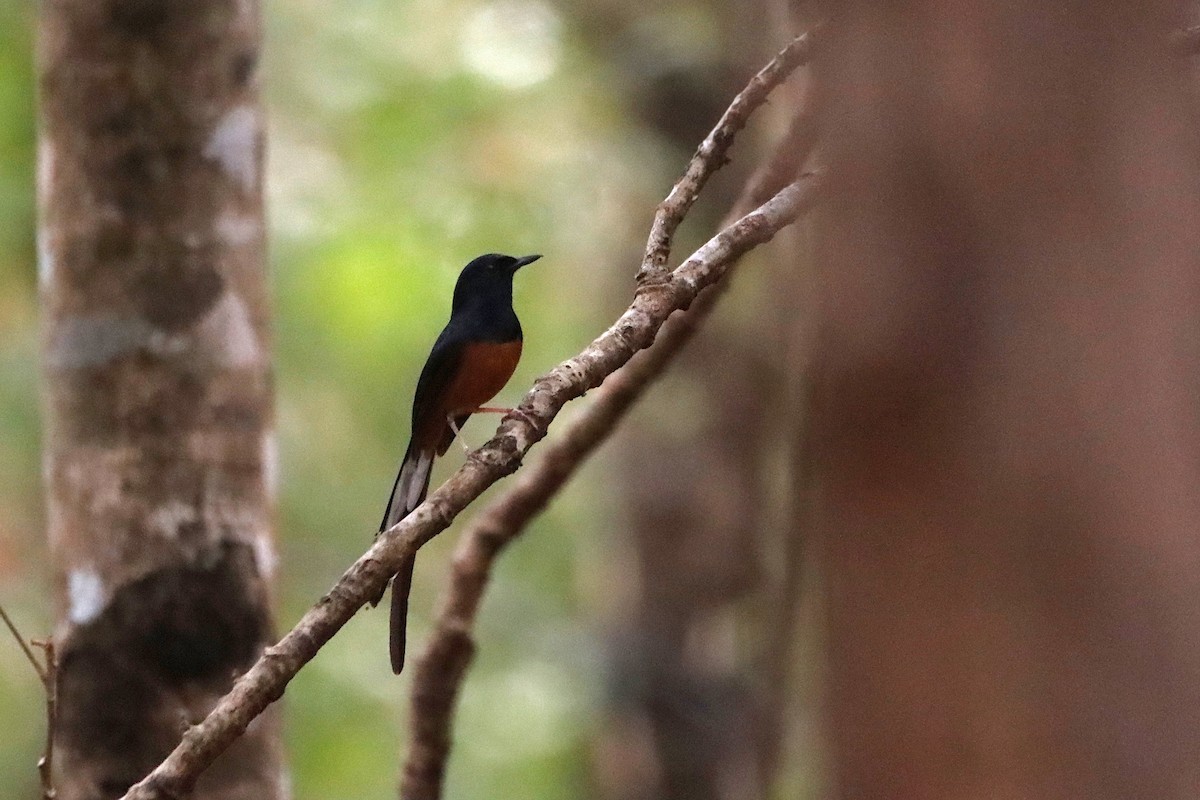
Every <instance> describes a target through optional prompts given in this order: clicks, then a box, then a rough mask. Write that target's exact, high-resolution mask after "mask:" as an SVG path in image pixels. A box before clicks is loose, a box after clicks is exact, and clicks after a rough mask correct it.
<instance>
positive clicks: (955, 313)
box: [816, 0, 1200, 800]
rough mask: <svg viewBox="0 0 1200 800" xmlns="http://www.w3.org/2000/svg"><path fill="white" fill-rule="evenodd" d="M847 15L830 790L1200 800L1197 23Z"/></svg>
mask: <svg viewBox="0 0 1200 800" xmlns="http://www.w3.org/2000/svg"><path fill="white" fill-rule="evenodd" d="M829 5H830V6H831V7H832V8H831V11H832V12H833V18H834V19H835V20H836V25H835V26H830V28H829V29H828V32H829V33H830V35H831V38H830V40H829V41H828V42H827V46H826V47H825V48H823V49H822V51H821V54H822V55H821V57H820V58H821V63H820V65H819V70H818V75H819V76H823V77H824V78H825V79H827V80H828V81H829V82H830V83H829V97H830V99H831V102H832V103H833V104H834V109H833V113H832V114H831V116H830V118H829V120H828V124H829V126H830V128H831V135H830V136H829V137H828V139H827V141H828V142H829V144H830V150H829V154H830V159H829V166H830V170H829V174H830V176H831V183H830V194H829V195H827V197H826V199H825V203H824V204H823V205H822V206H821V209H820V210H819V214H818V216H817V218H816V229H817V231H818V252H817V260H816V264H817V265H818V268H819V269H820V270H821V277H822V292H823V293H824V296H825V302H824V311H825V327H824V330H823V332H822V334H821V337H820V347H819V350H820V358H821V362H822V365H823V367H822V375H823V377H822V384H823V385H822V388H821V390H820V393H819V414H818V419H819V423H820V424H819V431H818V436H819V441H820V443H821V444H820V448H821V454H822V458H821V463H822V465H823V468H824V481H825V486H824V493H823V499H822V509H821V511H822V520H823V528H824V532H825V536H824V546H823V554H824V568H825V571H826V576H827V581H826V590H827V591H826V596H827V603H828V608H829V612H828V617H829V622H828V625H829V628H828V636H829V641H830V651H831V656H830V666H829V674H830V677H831V679H832V685H831V697H830V704H829V709H830V714H831V719H830V722H831V730H832V733H833V738H834V745H835V747H836V755H835V758H836V763H837V767H838V768H837V779H838V781H839V787H840V788H839V793H838V796H840V797H845V798H888V800H896V799H897V798H929V799H930V800H934V799H936V798H954V799H956V800H957V799H959V798H983V797H986V798H994V799H995V800H1003V799H1005V798H1013V800H1017V799H1018V798H1020V799H1022V800H1024V799H1025V798H1041V799H1042V800H1049V799H1050V798H1063V799H1064V800H1066V799H1067V798H1084V797H1086V798H1091V799H1092V800H1099V799H1103V798H1113V799H1114V800H1116V799H1117V798H1121V799H1122V800H1124V799H1125V798H1151V797H1152V798H1156V800H1172V799H1175V800H1185V799H1187V800H1191V799H1192V798H1196V797H1200V536H1198V535H1197V533H1198V531H1200V412H1198V411H1197V408H1198V405H1197V403H1198V398H1200V313H1198V309H1200V225H1198V224H1197V220H1200V139H1198V137H1197V126H1196V116H1195V107H1194V102H1193V96H1192V88H1193V87H1191V86H1190V85H1189V84H1190V83H1191V82H1192V81H1193V80H1194V79H1193V78H1192V77H1191V75H1190V73H1189V69H1190V67H1191V64H1189V63H1187V62H1186V61H1184V60H1183V59H1182V58H1181V57H1180V56H1178V55H1177V54H1176V53H1175V52H1174V50H1173V48H1172V47H1171V46H1170V45H1171V34H1172V30H1173V29H1174V28H1175V27H1176V26H1178V25H1180V24H1181V23H1182V21H1183V19H1184V17H1183V14H1182V13H1181V12H1182V10H1183V9H1182V8H1181V7H1177V6H1176V5H1175V4H1173V3H1170V2H1163V1H1159V2H1067V3H1044V2H1041V0H980V2H974V3H939V2H927V1H926V0H909V1H908V2H894V3H877V2H866V1H865V0H863V1H862V2H857V1H850V0H847V2H832V3H830V4H829Z"/></svg>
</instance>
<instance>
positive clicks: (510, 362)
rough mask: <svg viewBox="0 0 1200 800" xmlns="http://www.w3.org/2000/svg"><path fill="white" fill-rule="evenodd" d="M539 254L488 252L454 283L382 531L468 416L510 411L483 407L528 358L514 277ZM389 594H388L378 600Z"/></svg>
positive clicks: (400, 603) (401, 620) (394, 619)
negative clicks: (516, 306) (515, 301)
mask: <svg viewBox="0 0 1200 800" xmlns="http://www.w3.org/2000/svg"><path fill="white" fill-rule="evenodd" d="M539 258H541V256H540V255H534V256H524V257H522V258H513V257H512V256H506V255H500V254H499V253H488V254H487V255H482V256H480V257H479V258H476V259H475V260H473V261H472V262H471V263H470V264H467V266H465V267H463V271H462V273H461V274H460V275H459V276H458V283H457V284H455V286H454V301H453V303H452V304H451V309H450V321H449V322H448V323H446V327H445V328H444V329H443V330H442V333H441V335H439V336H438V338H437V341H436V342H434V343H433V349H432V350H431V351H430V352H429V358H428V360H426V362H425V367H424V369H422V370H421V377H420V379H418V380H417V391H416V393H415V394H414V395H413V407H412V437H411V439H410V440H409V443H408V450H406V451H405V453H404V460H403V461H401V462H400V472H399V474H397V475H396V483H395V485H393V486H392V496H391V497H390V498H388V504H387V510H386V511H384V513H383V522H382V523H380V525H379V530H380V532H381V533H382V532H383V531H385V530H387V529H388V528H390V527H392V526H393V525H395V524H396V523H397V522H399V521H400V520H402V519H404V518H405V517H406V516H408V515H409V514H410V513H411V512H412V511H413V509H415V508H416V507H417V506H419V505H420V504H421V503H422V502H423V501H424V500H425V494H426V492H428V491H429V473H430V471H431V468H432V466H433V459H434V458H435V457H437V456H440V455H443V454H444V453H445V452H446V449H447V448H449V447H450V443H451V442H453V441H454V437H455V435H456V434H457V432H458V431H459V430H461V429H462V426H463V423H465V422H466V421H467V418H468V417H470V416H471V414H472V413H473V412H476V411H484V410H487V411H496V410H504V409H484V408H483V407H482V406H483V404H484V403H486V402H488V401H489V400H491V399H492V398H493V397H495V396H496V393H497V392H499V391H500V390H501V389H503V388H504V384H506V383H508V379H509V378H511V377H512V374H513V371H514V370H516V368H517V362H518V361H519V360H520V358H521V342H522V338H521V323H520V322H519V321H518V320H517V314H516V312H515V311H513V305H512V289H513V275H515V274H516V272H517V270H519V269H520V268H521V267H523V266H525V265H526V264H532V263H533V262H534V261H537V260H538V259H539ZM414 560H415V559H414V558H413V557H410V558H408V559H407V560H406V561H405V562H404V563H403V564H402V565H401V566H400V570H399V572H397V573H396V576H395V579H394V580H393V581H392V610H391V627H390V633H389V639H388V653H389V655H390V657H391V661H392V671H393V672H395V673H396V674H397V675H399V674H400V671H401V670H402V669H403V668H404V645H405V627H406V624H407V617H408V593H409V590H410V589H411V588H412V574H413V564H414ZM382 598H383V594H382V593H381V594H380V595H379V597H377V598H375V600H374V602H375V603H378V602H379V600H380V599H382Z"/></svg>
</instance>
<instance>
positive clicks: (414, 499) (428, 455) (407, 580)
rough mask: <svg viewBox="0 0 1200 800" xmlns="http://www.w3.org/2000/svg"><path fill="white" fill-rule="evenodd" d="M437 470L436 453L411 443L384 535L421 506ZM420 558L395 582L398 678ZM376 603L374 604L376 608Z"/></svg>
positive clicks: (391, 643)
mask: <svg viewBox="0 0 1200 800" xmlns="http://www.w3.org/2000/svg"><path fill="white" fill-rule="evenodd" d="M432 467H433V451H432V450H414V449H413V446H412V445H411V444H410V445H409V446H408V452H406V453H405V454H404V460H403V461H401V462H400V471H399V473H397V475H396V483H395V484H394V485H393V486H392V495H391V497H389V498H388V504H387V510H385V511H384V512H383V522H381V523H380V524H379V531H380V533H382V532H383V531H386V530H387V529H388V528H390V527H392V526H393V525H395V524H396V523H397V522H399V521H400V520H402V519H404V518H405V517H407V516H408V515H409V514H411V513H412V511H413V509H415V508H416V507H417V506H419V505H421V503H422V502H423V501H424V500H425V495H426V493H427V492H428V491H429V475H430V472H431V471H432ZM415 564H416V557H415V556H410V557H409V558H407V559H405V560H404V563H403V564H401V565H400V569H399V571H398V572H397V573H396V577H395V579H393V581H392V609H391V619H390V626H389V633H388V655H389V656H390V657H391V661H392V672H394V673H396V674H397V675H399V674H400V671H401V670H403V669H404V646H405V630H406V628H407V626H408V593H409V590H411V589H412V575H413V566H414V565H415ZM382 598H383V595H382V594H380V595H379V597H377V598H375V601H374V603H378V602H379V601H380V600H381V599H382ZM374 603H373V604H372V605H374Z"/></svg>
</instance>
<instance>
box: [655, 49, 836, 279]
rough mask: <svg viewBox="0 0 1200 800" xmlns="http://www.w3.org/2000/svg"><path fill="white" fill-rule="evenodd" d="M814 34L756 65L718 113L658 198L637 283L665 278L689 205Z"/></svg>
mask: <svg viewBox="0 0 1200 800" xmlns="http://www.w3.org/2000/svg"><path fill="white" fill-rule="evenodd" d="M812 37H813V34H812V33H805V34H803V35H802V36H798V37H796V38H795V39H793V40H792V42H791V43H790V44H789V45H788V46H787V47H785V48H783V50H781V51H780V52H779V54H778V55H777V56H775V58H773V59H771V61H770V62H769V63H768V64H767V65H766V66H765V67H763V68H762V69H761V70H759V72H758V74H757V75H755V76H754V77H753V78H752V79H751V80H750V83H748V84H747V85H746V88H745V89H743V90H742V91H741V92H739V93H738V95H737V97H735V98H733V102H732V103H730V104H729V108H727V109H726V110H725V113H724V114H722V115H721V119H719V120H718V121H717V124H716V126H714V127H713V129H712V131H711V132H709V134H708V136H706V137H705V138H704V141H703V142H701V143H700V146H699V147H698V148H696V153H695V155H693V156H692V160H691V161H690V162H689V163H688V166H687V170H686V171H684V173H683V176H682V177H681V178H680V179H679V180H678V181H676V183H675V185H674V186H673V187H671V192H670V194H668V195H667V197H666V199H665V200H663V201H662V202H661V203H659V205H658V209H657V211H656V212H655V214H654V222H653V223H652V224H651V226H650V237H649V238H648V239H647V241H646V253H645V255H644V256H643V257H642V267H641V270H639V272H638V282H639V283H641V284H643V285H644V284H646V283H647V282H653V281H658V280H663V279H664V278H665V277H666V276H667V275H668V274H669V273H670V270H668V269H667V257H668V256H669V254H670V252H671V239H672V238H673V237H674V236H675V231H676V229H677V228H678V227H679V224H680V223H681V222H683V218H684V217H685V216H687V213H688V211H689V210H691V208H692V204H693V203H695V202H696V198H697V197H698V196H699V194H700V190H701V189H703V188H704V184H705V183H707V182H708V179H709V177H711V176H712V174H713V173H714V172H716V171H717V170H718V169H720V168H721V167H722V166H724V165H725V162H726V155H727V154H728V152H729V148H730V146H731V145H732V144H733V139H734V137H735V136H737V134H738V132H739V131H740V130H741V129H742V128H744V127H745V126H746V121H747V120H748V119H749V118H750V115H751V114H753V113H754V111H755V110H756V109H758V107H759V106H761V105H762V104H763V103H765V102H766V100H767V96H768V95H769V94H770V93H771V90H772V89H774V88H775V87H776V86H778V85H779V84H780V83H781V82H783V80H784V79H786V78H787V76H788V75H791V74H792V73H793V72H795V71H796V68H797V67H799V66H800V65H802V64H805V63H807V62H808V59H809V57H810V55H811V53H812V47H813V40H812ZM763 200H764V201H765V200H766V198H763ZM755 205H758V204H755ZM751 207H752V208H753V207H754V206H751Z"/></svg>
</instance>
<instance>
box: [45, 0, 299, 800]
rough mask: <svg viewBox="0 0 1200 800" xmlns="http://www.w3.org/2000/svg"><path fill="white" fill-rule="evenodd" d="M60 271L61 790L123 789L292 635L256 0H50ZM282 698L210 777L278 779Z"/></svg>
mask: <svg viewBox="0 0 1200 800" xmlns="http://www.w3.org/2000/svg"><path fill="white" fill-rule="evenodd" d="M40 25H41V29H40V40H39V48H40V61H41V73H40V88H41V139H40V150H39V159H38V161H39V186H38V192H39V201H40V208H41V227H40V232H39V251H40V252H39V278H40V292H41V298H42V304H43V313H44V339H43V357H44V370H45V387H46V388H45V408H46V419H47V426H46V439H45V475H46V489H47V499H48V505H49V536H50V544H51V548H52V551H53V554H54V558H55V561H56V566H57V570H58V575H59V576H60V579H61V590H62V598H63V604H62V613H61V618H60V619H61V622H60V625H59V627H58V631H57V634H56V639H57V642H58V652H59V653H60V658H61V668H60V689H59V692H60V719H59V727H58V731H57V736H56V743H57V749H58V766H59V770H58V776H57V779H58V785H59V795H60V797H61V798H63V800H84V799H85V798H87V799H88V800H91V799H92V798H106V797H116V796H119V795H120V794H122V793H123V791H124V790H125V789H126V788H127V787H128V786H129V785H130V784H131V783H133V782H134V781H136V780H137V779H139V778H141V777H142V776H143V775H144V774H145V773H146V772H148V771H149V770H150V769H151V768H152V767H154V766H155V765H156V764H157V763H158V762H159V761H160V760H161V759H162V758H163V757H164V756H165V755H166V754H167V752H169V750H170V749H171V747H172V746H173V745H174V744H175V743H176V742H177V741H178V739H179V736H180V734H181V732H182V730H183V729H184V727H185V726H186V725H187V724H188V723H189V722H192V721H195V720H197V719H198V718H199V717H201V716H202V715H203V714H204V713H205V712H206V711H207V710H208V709H209V707H210V706H211V704H212V703H213V701H214V700H215V699H216V698H217V697H218V696H220V695H221V694H222V693H224V692H225V691H226V690H227V689H228V688H229V686H230V683H231V680H232V678H233V677H234V676H235V675H236V674H237V673H238V672H239V671H240V670H242V669H243V668H244V667H245V666H246V665H248V664H249V663H250V662H251V660H252V659H253V658H254V657H255V656H256V655H257V654H258V653H259V652H260V651H261V650H262V648H263V647H264V645H265V644H266V643H267V642H268V640H269V637H270V636H271V624H270V617H269V598H268V594H269V592H268V582H269V577H270V573H271V570H272V567H273V560H274V554H273V547H272V540H271V527H272V524H271V514H272V492H273V487H272V485H271V482H272V480H273V475H272V471H273V459H274V455H273V445H272V441H273V440H272V435H273V434H272V430H271V425H272V405H271V397H272V392H271V372H270V368H271V358H270V341H269V332H268V325H267V322H268V306H267V296H266V280H265V270H264V253H263V219H262V186H261V174H262V152H263V144H262V117H261V110H260V107H259V102H258V91H257V86H256V75H257V64H258V56H259V39H260V22H259V9H258V4H257V3H256V2H254V0H196V2H187V3H184V2H151V1H149V0H46V2H43V3H42V4H41V19H40ZM277 727H278V726H277V723H276V720H275V718H274V715H271V716H269V717H268V718H267V719H265V720H263V721H261V722H260V723H256V724H255V726H253V727H252V728H251V730H250V732H249V733H248V734H247V735H246V737H245V738H244V739H243V740H242V741H241V742H240V743H239V745H238V746H237V747H235V748H234V749H233V750H231V751H230V752H229V753H228V754H227V755H226V756H225V757H223V758H222V759H221V760H220V761H219V762H218V763H217V765H215V766H214V767H213V768H212V769H211V770H210V771H209V772H208V773H207V774H206V775H205V776H204V777H203V778H202V780H201V782H200V784H199V787H198V790H197V793H196V795H195V796H196V797H197V798H204V799H205V800H211V799H213V798H223V799H224V798H255V800H259V799H260V798H267V799H268V800H269V798H272V797H278V796H279V795H280V763H279V746H278V742H277V739H278V731H277Z"/></svg>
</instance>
